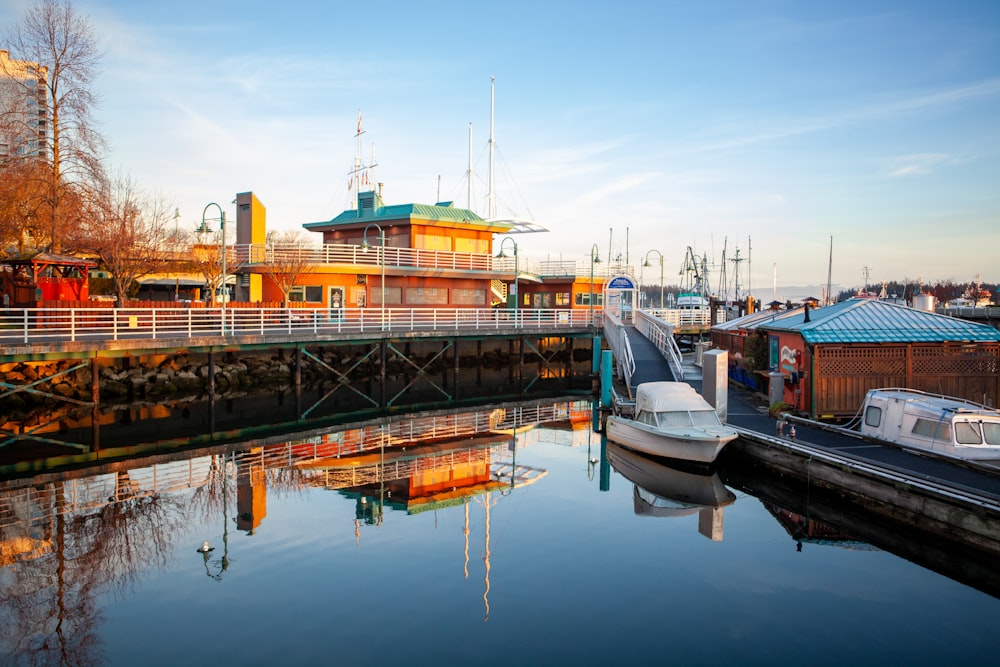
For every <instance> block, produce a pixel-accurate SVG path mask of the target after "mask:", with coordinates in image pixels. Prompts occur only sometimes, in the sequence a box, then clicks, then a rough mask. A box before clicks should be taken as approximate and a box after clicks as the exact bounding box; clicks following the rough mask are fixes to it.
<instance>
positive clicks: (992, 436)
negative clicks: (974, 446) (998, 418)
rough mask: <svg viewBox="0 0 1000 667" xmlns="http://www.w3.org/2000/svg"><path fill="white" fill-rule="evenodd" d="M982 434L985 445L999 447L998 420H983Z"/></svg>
mask: <svg viewBox="0 0 1000 667" xmlns="http://www.w3.org/2000/svg"><path fill="white" fill-rule="evenodd" d="M983 435H984V436H985V438H986V444H987V445H993V446H994V447H1000V422H983Z"/></svg>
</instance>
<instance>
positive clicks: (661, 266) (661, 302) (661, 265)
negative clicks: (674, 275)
mask: <svg viewBox="0 0 1000 667" xmlns="http://www.w3.org/2000/svg"><path fill="white" fill-rule="evenodd" d="M650 252H655V253H656V254H657V255H659V256H660V308H661V309H662V308H663V253H662V252H660V251H659V250H656V249H655V248H654V249H652V250H650V251H649V252H647V253H646V261H645V262H643V264H642V265H643V266H652V265H651V264H650V263H649V253H650Z"/></svg>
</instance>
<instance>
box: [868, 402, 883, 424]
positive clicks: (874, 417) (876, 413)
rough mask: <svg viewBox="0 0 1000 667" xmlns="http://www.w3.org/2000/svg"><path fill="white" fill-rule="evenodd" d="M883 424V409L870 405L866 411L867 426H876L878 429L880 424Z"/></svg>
mask: <svg viewBox="0 0 1000 667" xmlns="http://www.w3.org/2000/svg"><path fill="white" fill-rule="evenodd" d="M881 423H882V408H880V407H878V406H875V405H869V406H868V409H867V410H865V426H874V427H875V428H878V426H879V424H881Z"/></svg>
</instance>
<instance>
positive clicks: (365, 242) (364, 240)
mask: <svg viewBox="0 0 1000 667" xmlns="http://www.w3.org/2000/svg"><path fill="white" fill-rule="evenodd" d="M372 227H374V228H375V229H377V230H378V244H379V245H380V246H382V249H381V251H380V252H381V253H382V254H381V258H380V259H379V264H380V265H381V267H382V303H381V306H382V309H381V310H380V311H379V317H381V319H382V328H383V329H385V232H384V231H382V227H380V226H379V225H378V223H375V222H369V223H368V225H367V226H366V227H365V231H364V234H363V235H362V239H361V250H362V251H364V252H368V230H369V229H371V228H372Z"/></svg>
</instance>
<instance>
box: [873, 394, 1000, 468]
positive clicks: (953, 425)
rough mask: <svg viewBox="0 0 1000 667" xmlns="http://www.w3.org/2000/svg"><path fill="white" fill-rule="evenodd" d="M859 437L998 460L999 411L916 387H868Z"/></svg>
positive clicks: (999, 452)
mask: <svg viewBox="0 0 1000 667" xmlns="http://www.w3.org/2000/svg"><path fill="white" fill-rule="evenodd" d="M859 430H860V432H861V434H862V435H866V436H870V437H873V438H877V439H879V440H884V441H886V442H890V443H893V444H896V445H900V446H901V447H909V448H911V449H919V450H924V451H929V452H934V453H936V454H943V455H946V456H955V457H958V458H961V459H968V460H989V459H1000V410H996V409H995V408H990V407H987V406H985V405H980V404H979V403H974V402H972V401H966V400H964V399H960V398H954V397H950V396H942V395H940V394H929V393H926V392H922V391H917V390H914V389H872V390H870V391H869V392H868V393H867V394H866V395H865V401H864V404H863V406H862V415H861V424H860V426H859Z"/></svg>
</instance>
